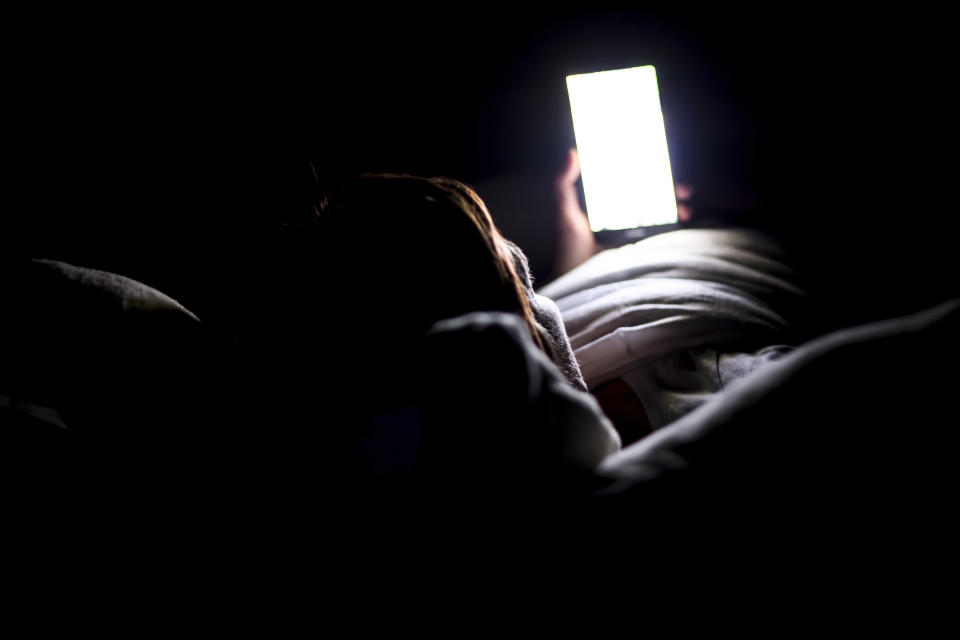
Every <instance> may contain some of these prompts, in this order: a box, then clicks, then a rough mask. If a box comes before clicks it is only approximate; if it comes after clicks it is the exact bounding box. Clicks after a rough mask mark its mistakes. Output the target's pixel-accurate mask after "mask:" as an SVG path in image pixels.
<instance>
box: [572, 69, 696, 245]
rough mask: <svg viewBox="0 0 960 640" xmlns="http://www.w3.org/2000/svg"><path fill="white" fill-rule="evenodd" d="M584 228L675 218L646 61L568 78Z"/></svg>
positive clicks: (650, 71)
mask: <svg viewBox="0 0 960 640" xmlns="http://www.w3.org/2000/svg"><path fill="white" fill-rule="evenodd" d="M567 91H568V93H569V94H570V109H571V112H572V113H573V129H574V134H575V135H576V139H577V151H578V152H579V154H580V171H581V175H582V176H583V192H584V196H585V197H586V200H587V214H588V216H589V219H590V227H591V228H592V229H593V230H594V231H599V230H601V229H631V228H634V227H645V226H650V225H657V224H669V223H674V222H676V221H677V200H676V197H675V195H674V186H673V175H672V173H671V171H670V156H669V154H668V153H667V136H666V132H665V130H664V128H663V113H662V112H661V111H660V92H659V90H658V89H657V74H656V71H655V70H654V68H653V67H652V66H645V67H634V68H632V69H618V70H616V71H600V72H598V73H584V74H580V75H575V76H567Z"/></svg>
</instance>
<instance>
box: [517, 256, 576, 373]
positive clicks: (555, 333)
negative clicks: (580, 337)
mask: <svg viewBox="0 0 960 640" xmlns="http://www.w3.org/2000/svg"><path fill="white" fill-rule="evenodd" d="M507 246H508V247H509V248H510V251H511V254H512V256H513V264H514V268H515V269H516V271H517V276H518V277H519V278H520V282H521V283H522V284H523V288H524V291H525V292H526V294H527V299H528V300H529V301H530V308H531V310H532V311H533V316H534V318H535V319H536V321H537V324H539V325H540V328H541V329H542V331H541V337H542V339H543V340H544V341H545V342H548V343H549V348H550V349H552V351H553V354H552V355H553V357H554V360H555V363H556V365H557V366H558V367H560V370H561V371H562V372H563V374H564V375H565V376H566V377H567V380H569V381H570V384H572V385H573V386H575V387H577V388H578V389H583V390H586V388H587V385H586V383H585V382H584V380H583V376H582V375H581V373H580V365H579V364H577V359H576V357H575V356H574V355H573V348H572V347H571V346H570V340H569V338H568V337H567V330H566V329H565V328H564V326H563V318H562V317H561V315H560V310H559V309H558V308H557V305H556V304H555V303H554V302H553V300H551V299H550V298H547V297H546V296H542V295H539V294H538V293H536V291H535V290H534V284H533V276H532V275H531V274H530V265H529V263H528V262H527V256H526V255H525V254H524V253H523V251H521V250H520V247H518V246H517V245H515V244H513V243H512V242H509V241H508V242H507Z"/></svg>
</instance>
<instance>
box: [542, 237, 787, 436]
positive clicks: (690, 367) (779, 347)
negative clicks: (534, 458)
mask: <svg viewBox="0 0 960 640" xmlns="http://www.w3.org/2000/svg"><path fill="white" fill-rule="evenodd" d="M796 281H797V276H796V274H795V273H794V272H793V271H792V270H791V268H790V267H789V266H788V265H787V262H786V260H785V256H784V255H783V253H782V251H781V250H780V248H779V247H778V245H777V244H776V242H775V241H774V240H773V239H772V238H771V237H769V236H767V235H765V234H763V233H760V232H757V231H751V230H744V229H684V230H679V231H674V232H671V233H665V234H662V235H658V236H654V237H651V238H648V239H645V240H642V241H640V242H637V243H634V244H632V245H627V246H624V247H620V248H617V249H611V250H607V251H604V252H602V253H600V254H598V255H596V256H594V257H593V258H592V259H590V260H588V261H587V262H586V263H584V264H583V265H581V266H580V267H578V268H577V269H574V270H573V271H571V272H570V273H568V274H565V275H564V276H562V277H560V278H559V279H557V280H555V281H554V282H551V283H549V284H548V285H547V286H545V287H543V288H542V289H541V290H540V291H539V293H540V294H542V295H545V296H548V297H550V298H552V299H553V300H555V302H556V304H557V306H558V308H559V309H560V312H561V314H562V316H563V321H564V324H565V326H566V330H567V332H568V333H569V335H570V342H571V344H572V346H573V349H574V353H575V355H576V358H577V360H578V361H579V364H580V367H581V370H582V372H583V377H584V379H585V381H586V384H587V386H588V387H589V388H590V389H595V388H597V387H598V386H600V385H602V384H604V383H605V382H608V381H611V380H613V379H615V378H618V377H621V378H623V380H624V381H625V382H627V384H628V385H630V387H631V388H632V389H633V390H634V392H635V393H636V394H637V396H638V397H639V398H640V400H641V402H642V403H643V404H644V406H645V408H646V409H647V412H648V415H649V417H650V419H651V423H652V426H653V427H654V428H659V427H662V426H664V425H665V424H669V423H670V422H672V421H673V420H675V419H677V418H678V417H680V416H681V415H683V414H684V413H686V412H688V411H690V410H692V409H693V408H695V407H696V406H698V405H699V404H701V403H702V402H703V401H705V400H706V399H707V398H708V397H709V396H710V395H711V394H713V393H716V392H717V391H719V390H720V389H722V388H723V387H724V386H725V384H726V383H727V382H729V381H730V380H731V379H733V378H735V377H737V376H739V375H743V374H745V373H747V372H749V371H752V370H754V369H756V368H758V367H760V366H762V365H763V364H764V363H765V362H767V361H769V360H771V359H775V358H776V357H777V356H779V355H781V354H782V353H785V352H786V351H788V350H789V348H788V346H786V345H787V344H789V342H790V340H792V335H791V330H792V328H793V325H794V323H795V318H796V317H799V316H801V315H802V314H803V307H804V304H805V302H806V299H805V295H804V292H803V290H802V289H801V288H800V286H798V284H797V283H796Z"/></svg>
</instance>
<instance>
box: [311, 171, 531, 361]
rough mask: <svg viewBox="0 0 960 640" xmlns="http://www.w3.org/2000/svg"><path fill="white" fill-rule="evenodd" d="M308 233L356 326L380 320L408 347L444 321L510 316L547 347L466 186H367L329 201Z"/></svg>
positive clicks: (373, 181)
mask: <svg viewBox="0 0 960 640" xmlns="http://www.w3.org/2000/svg"><path fill="white" fill-rule="evenodd" d="M310 227H311V229H312V234H311V235H313V234H315V235H316V236H317V239H318V240H320V243H319V245H320V246H321V247H322V252H321V255H319V256H318V258H319V261H320V265H322V271H323V274H324V276H325V277H327V278H330V279H332V280H333V282H334V289H335V290H336V291H337V292H338V295H339V296H342V299H341V301H342V302H344V303H349V305H350V306H349V308H350V309H352V310H353V311H354V312H356V313H357V315H362V317H357V315H354V317H353V318H351V322H359V323H360V325H366V324H368V321H369V320H374V321H375V322H376V323H377V324H381V325H382V328H383V329H384V330H385V331H389V332H391V334H392V335H394V336H395V337H396V339H397V340H404V339H406V338H411V339H413V338H415V337H418V336H419V335H420V334H422V333H423V332H424V331H426V329H428V328H429V327H430V326H431V325H432V324H434V323H435V322H437V321H438V320H442V319H445V318H450V317H454V316H457V315H462V314H464V313H468V312H471V311H507V312H513V313H517V314H519V315H521V316H522V317H523V318H524V320H525V321H526V322H527V324H528V325H529V326H530V329H531V331H532V332H533V334H534V336H535V339H536V340H537V341H538V342H539V340H540V338H539V335H538V332H537V329H536V327H537V324H536V320H535V319H534V317H533V314H532V312H531V310H530V303H529V300H528V297H527V294H526V291H525V289H524V286H523V283H522V282H521V281H520V279H519V278H518V276H517V273H516V269H515V265H514V259H513V254H512V252H511V248H510V246H509V245H508V243H507V242H506V240H504V238H503V236H501V235H500V232H499V231H498V230H497V228H496V226H495V225H494V223H493V220H492V218H491V217H490V214H489V212H488V211H487V209H486V207H485V206H484V204H483V202H482V200H481V199H480V198H479V196H477V194H476V193H475V192H474V191H473V190H472V189H470V188H469V187H467V186H466V185H464V184H462V183H460V182H457V181H455V180H450V179H446V178H429V179H428V178H417V177H410V176H396V175H372V176H364V177H361V178H358V179H356V180H353V181H351V182H349V183H347V184H344V185H342V186H341V187H339V188H338V189H336V190H333V191H331V192H329V193H327V194H326V195H325V196H324V197H323V198H322V199H321V201H320V202H319V204H318V206H317V208H316V216H315V219H314V221H313V222H312V224H311V225H310ZM314 246H316V245H314Z"/></svg>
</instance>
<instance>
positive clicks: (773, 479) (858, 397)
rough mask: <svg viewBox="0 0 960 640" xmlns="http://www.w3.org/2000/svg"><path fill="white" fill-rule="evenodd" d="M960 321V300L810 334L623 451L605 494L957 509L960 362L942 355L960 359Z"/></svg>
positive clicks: (935, 513) (830, 513)
mask: <svg viewBox="0 0 960 640" xmlns="http://www.w3.org/2000/svg"><path fill="white" fill-rule="evenodd" d="M958 322H960V299H955V300H950V301H946V302H944V303H942V304H940V305H937V306H935V307H932V308H930V309H926V310H922V311H919V312H917V313H914V314H911V315H909V316H904V317H900V318H893V319H888V320H883V321H878V322H873V323H869V324H865V325H861V326H856V327H851V328H848V329H842V330H839V331H835V332H832V333H830V334H827V335H825V336H822V337H820V338H817V339H815V340H813V341H811V342H809V343H806V344H804V345H802V346H800V347H798V348H797V349H796V350H794V351H793V352H792V353H790V354H788V355H786V356H784V357H782V358H781V359H779V360H778V361H777V362H775V363H771V364H769V365H767V366H766V367H764V369H763V370H762V371H757V372H754V373H752V374H750V375H747V376H745V377H743V378H741V379H739V380H737V381H735V382H733V383H731V384H730V386H729V388H727V389H726V390H725V391H724V392H723V393H722V394H718V395H716V396H714V397H713V399H711V400H710V401H709V402H707V403H704V404H703V405H702V406H700V407H699V408H698V409H697V410H695V411H692V412H690V413H689V414H687V415H686V416H684V417H682V418H680V419H679V420H677V421H676V422H674V423H673V424H671V425H669V426H667V427H665V428H664V429H662V430H660V431H658V432H656V433H654V434H652V435H650V436H649V437H647V438H645V439H643V440H641V441H639V442H637V443H634V444H633V445H631V446H629V447H627V448H625V449H624V450H622V451H620V452H618V453H616V454H614V455H612V456H611V457H609V458H608V459H607V460H605V461H604V463H603V464H602V465H601V468H600V473H601V474H602V475H605V476H606V477H608V478H610V480H611V484H610V486H609V487H608V488H607V489H606V490H605V491H604V492H603V493H604V494H605V495H607V496H620V497H621V498H626V497H627V496H633V497H634V498H638V499H640V501H641V502H640V503H639V504H643V505H645V506H646V507H647V508H649V509H650V512H649V513H648V515H650V516H651V517H655V515H654V514H655V513H659V512H656V511H654V509H655V508H667V509H670V508H678V507H679V506H680V505H683V506H684V508H689V509H691V510H692V511H691V513H693V512H695V510H698V509H704V510H705V509H710V511H709V512H707V511H704V512H703V515H704V516H705V517H708V518H709V517H712V516H714V515H715V514H716V511H717V510H729V509H733V508H737V509H746V510H748V511H751V512H753V515H755V516H762V515H763V514H764V513H766V512H769V513H776V514H778V515H780V516H783V515H803V516H810V515H816V516H817V517H818V518H821V519H825V518H842V519H843V520H842V521H843V522H845V523H847V524H850V523H852V522H854V521H855V520H856V519H857V517H858V514H869V515H870V516H871V517H873V518H879V517H883V518H885V517H896V518H897V519H898V520H899V521H902V522H905V523H911V522H919V520H915V521H912V520H910V519H906V520H904V518H903V516H904V515H906V514H908V513H909V514H912V515H913V516H915V517H922V518H924V520H926V519H928V518H930V519H937V518H940V517H941V516H943V517H945V516H946V508H947V502H948V501H950V500H952V495H951V492H952V487H953V486H955V481H956V478H955V476H956V471H955V470H956V463H955V457H956V444H957V442H956V440H957V433H956V429H955V427H954V423H955V422H956V420H955V417H954V416H953V414H952V411H951V409H950V408H949V407H948V406H947V405H946V404H944V403H945V402H947V401H948V399H949V398H950V397H951V396H952V394H953V393H954V392H955V387H956V384H955V382H956V374H955V373H954V372H953V371H952V370H950V369H949V368H938V367H937V366H936V364H937V363H949V362H953V361H954V360H955V359H956V358H957V357H960V351H958V350H960V343H958V338H957V337H958V335H960V331H958V328H960V327H958ZM618 503H619V501H618ZM621 506H622V505H621ZM638 515H639V514H638ZM661 515H662V514H661ZM818 522H819V521H818ZM837 522H840V520H837ZM864 522H866V521H864ZM806 524H812V522H809V521H808V522H807V523H806Z"/></svg>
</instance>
